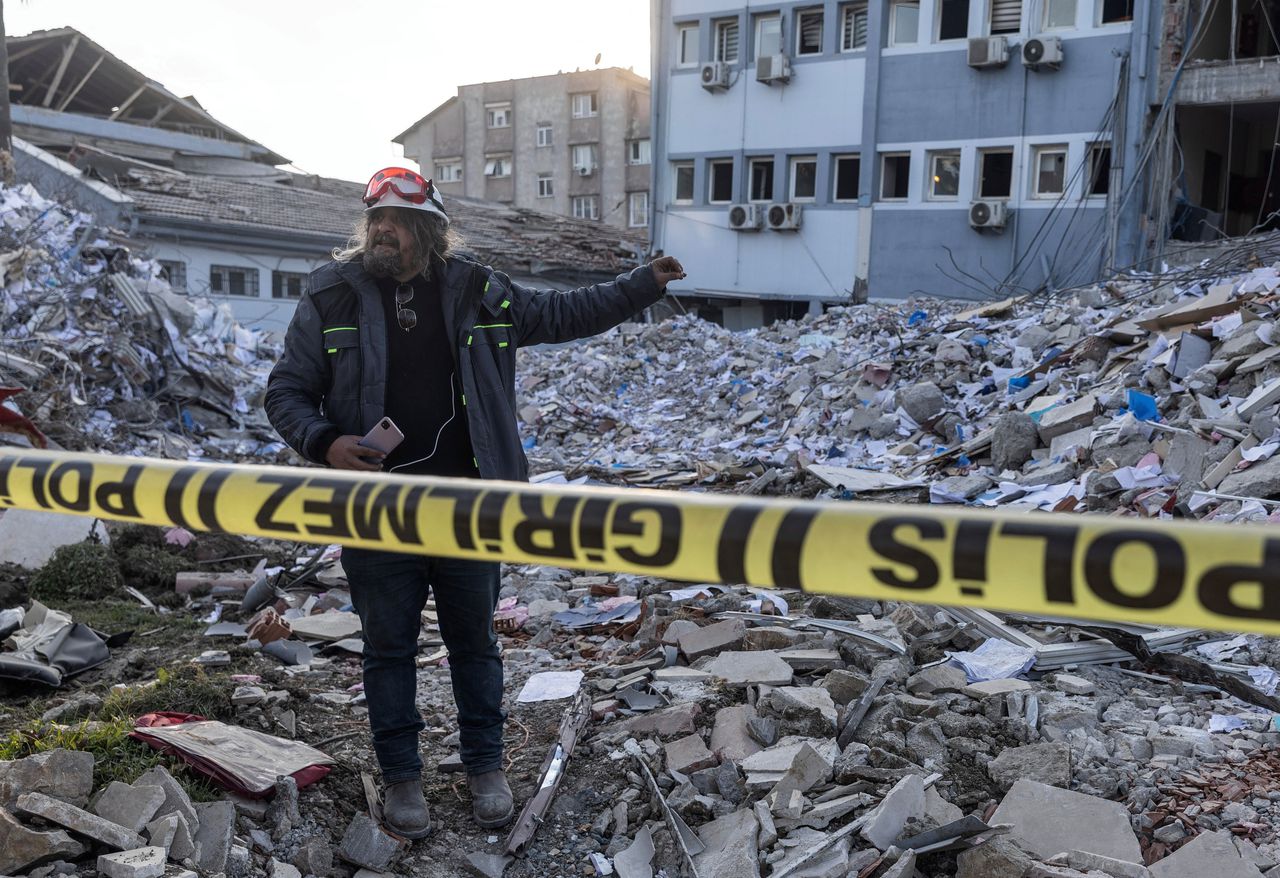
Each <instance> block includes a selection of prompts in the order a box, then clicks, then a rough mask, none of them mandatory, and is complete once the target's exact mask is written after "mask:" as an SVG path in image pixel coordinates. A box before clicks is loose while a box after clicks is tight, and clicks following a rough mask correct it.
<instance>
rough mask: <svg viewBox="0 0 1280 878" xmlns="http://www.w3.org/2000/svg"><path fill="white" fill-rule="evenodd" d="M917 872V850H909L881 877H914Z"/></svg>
mask: <svg viewBox="0 0 1280 878" xmlns="http://www.w3.org/2000/svg"><path fill="white" fill-rule="evenodd" d="M915 874H916V852H915V851H907V852H906V853H905V854H903V855H902V856H901V857H900V858H899V859H898V862H896V863H894V864H893V865H892V866H890V867H889V871H888V872H885V873H884V874H883V875H881V876H880V878H912V876H913V875H915Z"/></svg>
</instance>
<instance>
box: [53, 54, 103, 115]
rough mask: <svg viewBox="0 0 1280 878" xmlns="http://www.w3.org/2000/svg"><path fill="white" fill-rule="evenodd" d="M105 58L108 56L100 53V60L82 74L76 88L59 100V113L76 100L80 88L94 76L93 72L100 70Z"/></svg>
mask: <svg viewBox="0 0 1280 878" xmlns="http://www.w3.org/2000/svg"><path fill="white" fill-rule="evenodd" d="M105 60H107V56H106V55H105V54H103V55H99V56H98V60H97V61H94V62H93V66H91V67H90V68H89V72H88V73H86V74H85V75H84V76H82V77H81V78H80V81H79V82H77V83H76V85H75V88H73V89H71V91H69V92H67V95H66V97H64V98H63V99H62V100H61V101H59V102H58V106H57V107H56V109H57V111H58V112H59V113H62V112H65V111H66V109H67V105H68V104H70V103H71V102H72V101H73V100H75V97H76V95H78V94H80V89H82V88H84V86H85V83H87V82H88V81H89V80H90V79H92V78H93V74H95V73H97V72H98V68H99V67H101V66H102V62H103V61H105Z"/></svg>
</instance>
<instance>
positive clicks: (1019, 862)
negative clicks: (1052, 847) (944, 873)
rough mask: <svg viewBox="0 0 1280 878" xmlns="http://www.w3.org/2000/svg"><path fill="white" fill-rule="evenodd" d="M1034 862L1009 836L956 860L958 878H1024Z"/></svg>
mask: <svg viewBox="0 0 1280 878" xmlns="http://www.w3.org/2000/svg"><path fill="white" fill-rule="evenodd" d="M1034 862H1035V860H1033V859H1031V857H1030V856H1028V855H1027V853H1026V851H1024V850H1022V848H1020V847H1018V846H1017V845H1016V844H1014V843H1013V842H1012V841H1010V840H1009V838H1008V837H1007V836H997V837H995V838H993V839H990V840H989V841H987V842H986V843H985V844H980V845H978V846H977V847H975V848H972V849H971V850H967V851H965V852H964V853H962V854H961V855H960V856H959V857H957V858H956V867H957V868H956V878H1022V876H1023V875H1025V874H1026V873H1027V871H1028V870H1029V869H1030V868H1031V866H1032V864H1033V863H1034Z"/></svg>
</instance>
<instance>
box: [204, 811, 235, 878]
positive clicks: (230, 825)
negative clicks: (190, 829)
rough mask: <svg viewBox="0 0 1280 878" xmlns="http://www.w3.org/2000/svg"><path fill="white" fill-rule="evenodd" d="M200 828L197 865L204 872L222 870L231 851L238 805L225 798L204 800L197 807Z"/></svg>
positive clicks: (225, 866)
mask: <svg viewBox="0 0 1280 878" xmlns="http://www.w3.org/2000/svg"><path fill="white" fill-rule="evenodd" d="M196 815H197V817H198V819H199V821H200V828H199V829H198V830H197V831H196V834H195V839H194V840H195V843H196V846H197V848H198V850H199V853H198V855H197V856H196V865H197V866H199V867H200V870H201V871H204V872H222V871H224V870H225V869H226V868H227V855H228V854H229V853H230V852H231V832H232V830H233V829H234V828H235V822H236V806H235V805H233V804H231V803H230V802H228V801H227V800H225V799H223V800H221V801H217V802H202V803H200V805H199V806H197V808H196Z"/></svg>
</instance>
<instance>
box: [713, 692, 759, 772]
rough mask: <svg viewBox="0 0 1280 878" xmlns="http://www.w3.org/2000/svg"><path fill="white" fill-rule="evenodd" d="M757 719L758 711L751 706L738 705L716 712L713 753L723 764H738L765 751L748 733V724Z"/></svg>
mask: <svg viewBox="0 0 1280 878" xmlns="http://www.w3.org/2000/svg"><path fill="white" fill-rule="evenodd" d="M755 717H756V709H755V708H754V707H752V706H751V705H750V704H736V705H734V706H732V707H722V708H720V709H719V710H718V711H716V723H715V727H714V728H712V730H711V752H713V753H715V755H716V756H717V757H718V758H719V759H720V761H721V762H738V761H741V760H743V759H746V758H747V757H748V756H750V755H751V754H752V753H759V752H760V750H761V749H763V748H761V746H760V745H759V744H758V743H756V741H755V740H754V739H753V738H752V737H751V735H750V733H748V731H747V723H748V722H749V721H751V720H752V719H754V718H755Z"/></svg>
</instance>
